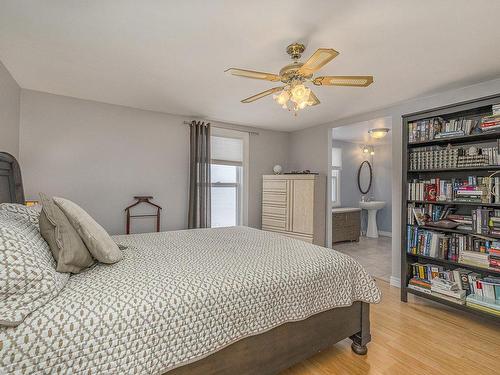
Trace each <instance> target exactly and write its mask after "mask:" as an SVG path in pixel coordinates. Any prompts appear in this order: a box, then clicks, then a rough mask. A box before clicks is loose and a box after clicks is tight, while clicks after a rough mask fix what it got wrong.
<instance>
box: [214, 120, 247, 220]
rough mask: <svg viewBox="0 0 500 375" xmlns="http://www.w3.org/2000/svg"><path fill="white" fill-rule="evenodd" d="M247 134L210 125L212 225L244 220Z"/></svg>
mask: <svg viewBox="0 0 500 375" xmlns="http://www.w3.org/2000/svg"><path fill="white" fill-rule="evenodd" d="M247 145H248V134H247V133H242V132H238V131H232V130H226V129H219V128H213V129H212V137H211V148H212V149H211V151H212V164H211V179H212V187H211V195H212V202H211V210H212V216H211V221H212V227H213V228H216V227H228V226H235V225H245V224H246V199H245V197H246V190H247V189H246V186H245V185H246V180H247V179H246V178H245V173H246V169H247V168H245V164H246V163H245V161H246V159H247V158H246V157H245V156H246V150H247Z"/></svg>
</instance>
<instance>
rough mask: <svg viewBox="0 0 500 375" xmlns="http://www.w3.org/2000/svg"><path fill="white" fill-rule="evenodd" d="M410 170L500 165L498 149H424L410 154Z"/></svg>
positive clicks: (434, 147)
mask: <svg viewBox="0 0 500 375" xmlns="http://www.w3.org/2000/svg"><path fill="white" fill-rule="evenodd" d="M408 165H409V168H410V170H428V169H448V168H465V167H481V166H488V165H500V156H499V155H498V147H492V146H491V147H473V148H471V147H469V148H462V147H446V148H443V147H439V146H432V147H424V148H419V149H415V150H412V151H411V152H410V153H409V163H408Z"/></svg>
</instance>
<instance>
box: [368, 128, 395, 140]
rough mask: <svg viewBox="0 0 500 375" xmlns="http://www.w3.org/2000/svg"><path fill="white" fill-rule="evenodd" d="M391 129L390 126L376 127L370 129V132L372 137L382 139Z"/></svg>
mask: <svg viewBox="0 0 500 375" xmlns="http://www.w3.org/2000/svg"><path fill="white" fill-rule="evenodd" d="M390 130H391V129H389V128H375V129H370V130H368V134H370V136H371V137H372V138H375V139H380V138H384V137H385V136H386V135H387V133H389V131H390Z"/></svg>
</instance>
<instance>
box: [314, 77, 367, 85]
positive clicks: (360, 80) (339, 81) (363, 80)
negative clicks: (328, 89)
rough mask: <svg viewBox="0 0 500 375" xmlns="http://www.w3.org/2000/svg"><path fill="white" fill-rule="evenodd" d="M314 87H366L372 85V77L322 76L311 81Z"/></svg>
mask: <svg viewBox="0 0 500 375" xmlns="http://www.w3.org/2000/svg"><path fill="white" fill-rule="evenodd" d="M313 83H314V84H315V85H316V86H354V87H366V86H369V85H370V84H372V83H373V77H372V76H324V77H317V78H315V79H313Z"/></svg>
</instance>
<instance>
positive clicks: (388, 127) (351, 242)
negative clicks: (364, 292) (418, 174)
mask: <svg viewBox="0 0 500 375" xmlns="http://www.w3.org/2000/svg"><path fill="white" fill-rule="evenodd" d="M391 133H392V118H391V117H383V118H379V119H374V120H370V121H363V122H358V123H353V124H350V125H346V126H341V127H335V128H332V142H331V174H330V186H331V188H330V192H331V197H330V199H331V202H330V203H331V211H332V219H331V228H329V229H331V237H330V238H331V239H332V247H333V248H334V249H335V250H338V251H340V252H342V253H345V254H348V255H350V256H352V257H353V258H355V259H356V260H357V261H358V262H360V263H361V264H362V265H363V266H364V267H365V268H366V270H367V271H368V272H369V273H370V274H371V275H372V276H374V277H377V278H381V279H383V280H385V281H388V282H389V280H390V277H391V271H392V270H391V268H392V243H391V242H392V239H391V237H392V136H391V135H392V134H391Z"/></svg>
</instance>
